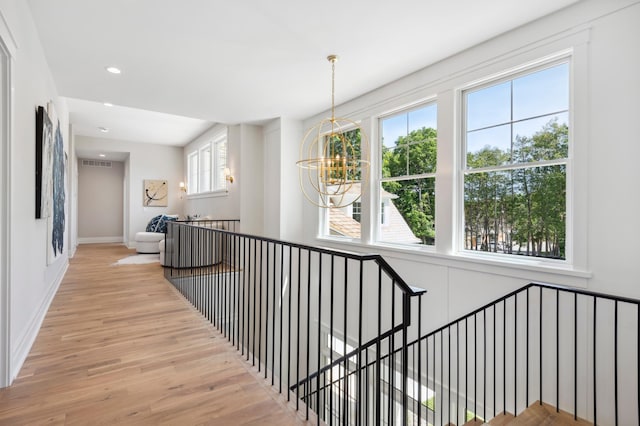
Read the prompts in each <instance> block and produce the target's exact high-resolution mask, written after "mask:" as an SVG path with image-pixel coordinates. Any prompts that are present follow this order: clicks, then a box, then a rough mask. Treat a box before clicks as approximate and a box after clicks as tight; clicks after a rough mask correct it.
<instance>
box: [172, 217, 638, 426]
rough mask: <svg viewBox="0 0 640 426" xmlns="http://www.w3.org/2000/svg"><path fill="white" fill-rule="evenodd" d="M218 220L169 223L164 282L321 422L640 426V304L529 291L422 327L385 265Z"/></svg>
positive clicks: (538, 288) (411, 297)
mask: <svg viewBox="0 0 640 426" xmlns="http://www.w3.org/2000/svg"><path fill="white" fill-rule="evenodd" d="M213 222H214V224H191V223H179V222H178V223H169V224H168V225H169V226H168V233H167V238H166V239H165V241H166V243H167V248H166V252H167V259H168V265H167V267H166V269H165V276H166V277H167V279H168V280H169V281H171V282H172V283H173V285H174V286H175V287H176V288H177V289H178V290H179V291H180V292H181V293H182V294H183V295H184V296H185V297H186V298H187V299H188V300H189V301H190V302H191V303H192V304H193V305H194V306H195V307H196V308H198V309H199V310H200V312H202V314H203V315H204V316H205V317H206V318H207V319H208V320H209V321H210V322H211V323H212V324H213V326H215V327H217V328H218V329H219V330H220V331H221V332H222V333H223V334H224V335H225V336H226V337H227V338H228V340H229V342H230V343H231V344H232V345H234V346H236V349H237V350H238V351H239V353H240V354H241V355H242V356H243V357H245V358H246V360H247V362H249V363H251V364H252V365H254V366H255V367H256V368H257V369H258V371H259V372H261V373H262V374H264V378H265V379H266V380H268V381H270V382H271V385H272V386H274V388H275V389H277V391H278V392H280V393H282V394H283V395H285V396H286V398H287V400H290V401H291V402H292V403H293V404H295V408H296V409H298V410H303V412H304V415H305V417H306V418H307V419H311V420H314V419H315V421H316V423H317V424H327V425H334V424H335V425H361V424H367V425H369V424H371V425H407V426H408V425H425V426H427V425H434V426H436V425H440V426H445V425H463V424H469V425H473V424H485V423H484V420H481V419H487V421H488V424H491V425H542V424H544V425H546V424H549V425H569V424H571V425H582V424H584V425H586V424H598V425H618V424H620V425H627V424H629V425H630V424H639V418H640V378H639V377H638V371H639V370H640V369H639V368H638V363H639V361H638V352H639V349H640V326H639V324H640V309H639V305H640V301H638V300H634V299H627V298H620V297H615V296H610V295H605V294H598V293H593V292H588V291H583V290H578V289H573V288H566V287H561V286H554V285H548V284H540V283H531V284H529V285H526V286H524V287H523V288H521V289H518V290H516V291H514V292H512V293H509V294H507V295H505V296H503V297H501V298H499V299H497V300H495V301H493V302H491V303H489V304H487V305H485V306H483V307H480V308H478V309H476V310H475V311H473V312H470V313H469V314H467V315H464V316H462V317H461V318H459V319H457V320H455V321H452V322H451V323H449V324H447V325H444V326H442V327H440V328H438V329H437V330H423V329H422V325H421V321H420V320H419V319H420V318H424V316H425V315H428V313H426V312H423V308H422V299H423V296H424V291H422V290H417V289H414V288H411V287H410V286H408V285H407V284H406V283H405V282H404V281H403V280H402V278H401V277H400V276H399V275H398V273H397V272H396V271H395V270H393V268H391V267H390V266H389V265H388V264H387V263H386V262H385V260H384V259H383V258H381V257H380V256H378V255H361V254H357V253H350V252H342V251H336V250H328V249H322V248H318V247H310V246H305V245H300V244H294V243H287V242H283V241H278V240H272V239H267V238H261V237H255V236H250V235H245V234H240V233H237V232H232V231H229V230H226V229H219V228H220V226H217V225H216V223H217V222H215V221H213ZM190 259H197V263H196V264H194V263H193V262H192V261H191V260H190ZM623 390H624V391H623ZM539 401H543V403H542V404H541V403H540V402H539ZM474 413H475V414H474ZM474 416H475V419H472V420H470V421H466V420H465V419H469V418H474ZM582 419H585V420H582Z"/></svg>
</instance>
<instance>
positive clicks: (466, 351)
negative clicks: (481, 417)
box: [464, 317, 469, 420]
mask: <svg viewBox="0 0 640 426" xmlns="http://www.w3.org/2000/svg"><path fill="white" fill-rule="evenodd" d="M468 410H469V321H468V317H465V319H464V418H465V420H466V418H467V411H468Z"/></svg>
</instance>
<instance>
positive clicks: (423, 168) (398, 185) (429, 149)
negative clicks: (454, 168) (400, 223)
mask: <svg viewBox="0 0 640 426" xmlns="http://www.w3.org/2000/svg"><path fill="white" fill-rule="evenodd" d="M382 150H383V152H382V177H401V176H416V175H421V174H426V173H435V171H436V154H437V152H436V151H437V132H436V130H435V129H432V128H425V127H423V128H421V129H418V130H414V131H412V132H411V133H409V134H408V135H407V136H401V137H399V138H398V140H397V141H396V144H395V147H394V148H393V149H388V148H386V147H383V148H382ZM382 188H383V189H384V190H385V191H387V192H390V193H392V194H396V195H397V196H398V198H396V199H394V200H393V204H394V205H395V206H396V207H397V208H398V210H399V211H400V213H401V214H402V217H403V218H404V220H405V221H406V222H407V224H408V225H409V227H410V228H411V230H412V231H413V234H414V235H415V236H416V237H418V238H420V240H422V243H423V244H434V242H435V237H436V232H435V221H434V218H435V178H433V177H430V178H425V177H416V178H414V179H408V180H395V181H389V182H383V183H382Z"/></svg>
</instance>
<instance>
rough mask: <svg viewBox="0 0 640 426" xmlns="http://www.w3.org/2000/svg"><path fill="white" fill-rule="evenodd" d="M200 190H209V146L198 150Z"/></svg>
mask: <svg viewBox="0 0 640 426" xmlns="http://www.w3.org/2000/svg"><path fill="white" fill-rule="evenodd" d="M200 168H201V170H200V192H207V191H211V147H210V146H208V147H206V148H203V149H201V150H200Z"/></svg>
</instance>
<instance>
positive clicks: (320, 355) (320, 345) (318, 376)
mask: <svg viewBox="0 0 640 426" xmlns="http://www.w3.org/2000/svg"><path fill="white" fill-rule="evenodd" d="M309 270H311V268H309ZM317 354H318V363H317V364H318V369H317V370H316V371H318V373H320V367H321V365H320V364H321V361H322V253H319V254H318V350H317ZM358 371H360V370H358ZM316 387H317V389H318V393H317V394H316V402H317V405H318V410H317V413H318V423H317V424H320V412H321V411H322V410H320V374H318V375H317V376H316Z"/></svg>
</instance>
